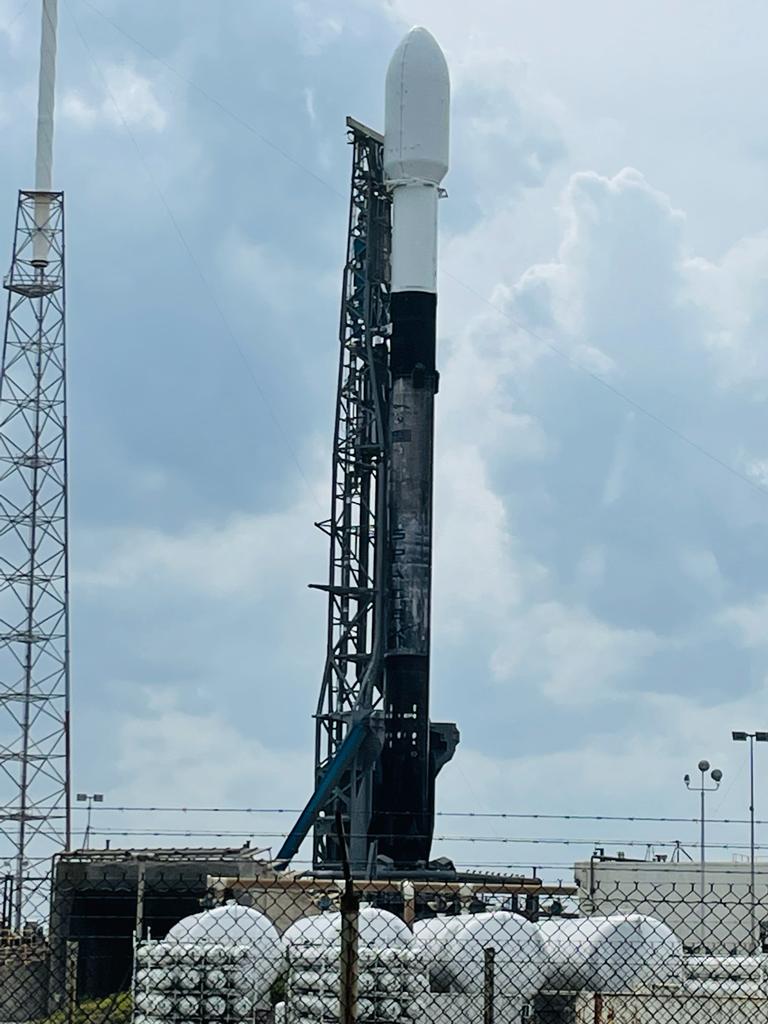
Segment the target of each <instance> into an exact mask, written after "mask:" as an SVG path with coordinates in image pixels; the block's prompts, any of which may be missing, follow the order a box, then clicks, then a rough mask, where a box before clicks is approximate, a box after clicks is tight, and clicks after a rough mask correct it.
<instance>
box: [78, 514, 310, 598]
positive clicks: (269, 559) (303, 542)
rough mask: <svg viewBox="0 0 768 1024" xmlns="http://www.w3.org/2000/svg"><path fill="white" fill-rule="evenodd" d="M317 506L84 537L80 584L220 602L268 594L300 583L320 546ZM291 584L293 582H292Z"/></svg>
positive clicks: (79, 572)
mask: <svg viewBox="0 0 768 1024" xmlns="http://www.w3.org/2000/svg"><path fill="white" fill-rule="evenodd" d="M313 508H314V506H313V505H312V503H311V502H310V501H301V502H299V503H297V505H296V506H295V507H293V508H291V509H289V510H287V511H285V510H283V511H280V512H274V513H265V514H262V515H245V514H240V515H235V516H232V517H231V518H230V519H229V520H228V521H226V522H224V523H218V524H201V525H198V526H194V527H190V528H188V529H186V530H184V531H182V532H180V533H167V532H164V531H161V530H154V529H132V528H124V529H116V530H110V531H101V532H98V533H91V534H90V536H89V537H88V538H84V539H83V546H84V548H85V547H86V545H87V548H86V550H84V552H83V556H84V557H83V562H85V563H86V566H87V563H88V562H90V566H87V567H86V568H83V569H80V570H78V571H77V572H76V581H77V585H78V586H80V587H83V588H88V590H90V591H97V590H107V591H109V590H128V589H131V588H135V587H146V586H149V587H163V588H166V589H169V590H171V591H173V590H174V589H177V588H178V589H181V590H182V591H183V592H184V593H186V594H187V595H189V594H191V593H195V592H196V593H202V594H205V595H217V596H219V597H222V596H227V597H236V596H238V595H243V594H249V595H250V596H252V597H253V596H255V595H256V594H263V593H264V592H265V591H269V590H271V589H273V588H274V587H275V581H277V580H280V581H281V589H282V588H283V587H285V586H286V584H287V585H288V586H290V585H291V584H294V585H298V584H299V580H298V578H297V575H296V573H295V572H294V571H293V570H296V572H298V573H301V571H302V570H301V564H302V559H303V558H305V559H306V561H307V562H311V561H312V552H313V550H315V549H316V548H317V541H316V539H315V537H314V535H313V529H312V525H311V524H312V512H313ZM288 579H289V580H290V582H288Z"/></svg>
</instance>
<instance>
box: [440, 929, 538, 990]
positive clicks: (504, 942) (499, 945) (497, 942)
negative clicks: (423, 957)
mask: <svg viewBox="0 0 768 1024" xmlns="http://www.w3.org/2000/svg"><path fill="white" fill-rule="evenodd" d="M460 920H461V921H462V926H461V927H460V928H458V927H457V928H456V931H455V932H454V933H453V935H452V936H451V937H450V939H449V940H448V942H447V945H446V951H445V964H446V967H445V971H446V973H447V975H448V977H449V978H450V980H451V986H452V987H455V988H456V990H457V991H459V992H465V993H478V992H482V991H483V986H484V981H485V950H486V949H488V948H489V947H490V948H493V949H494V950H495V958H494V959H495V986H496V991H497V992H503V993H504V994H506V995H510V996H514V997H518V998H519V999H520V1000H521V1001H522V1002H523V1003H527V1002H529V1001H530V1000H531V999H532V998H533V997H534V996H535V995H536V993H537V992H538V991H539V989H540V988H541V987H542V985H543V983H544V979H545V970H544V952H543V948H542V941H541V935H540V933H539V931H538V928H537V927H536V925H534V924H531V922H530V921H527V920H525V918H522V917H519V916H518V915H517V914H512V913H509V912H508V911H504V910H494V911H489V912H487V913H483V914H471V915H469V916H467V917H462V918H460Z"/></svg>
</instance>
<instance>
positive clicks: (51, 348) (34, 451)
mask: <svg viewBox="0 0 768 1024" xmlns="http://www.w3.org/2000/svg"><path fill="white" fill-rule="evenodd" d="M56 15H57V8H56V0H43V32H42V48H41V66H40V102H39V108H38V135H37V165H36V178H35V182H36V187H35V189H34V190H26V191H22V192H20V193H19V199H18V207H17V214H16V228H15V232H14V241H13V254H12V261H11V269H10V273H9V274H8V275H7V277H6V278H5V281H4V285H5V288H6V289H7V292H8V305H7V315H6V321H5V331H4V335H3V353H2V365H1V366H0V844H2V845H1V846H0V863H2V862H6V863H7V867H8V869H9V870H10V872H11V873H10V875H9V879H10V880H11V884H12V895H11V899H10V901H9V903H10V909H11V920H10V921H4V922H3V924H4V925H5V926H6V927H8V926H10V927H12V928H13V929H14V930H16V931H18V930H19V929H20V928H21V927H22V925H23V923H24V920H25V919H27V918H28V917H29V915H30V914H32V913H37V912H39V911H40V910H41V909H42V907H41V905H40V902H39V901H38V899H36V896H39V897H40V899H42V898H47V892H48V887H47V883H48V877H49V864H50V859H51V857H52V856H53V855H54V854H55V853H57V852H59V851H61V850H62V849H66V848H68V847H69V844H70V744H69V607H68V597H69V587H68V544H67V429H66V427H67V419H66V360H65V329H64V323H65V321H64V314H65V289H64V196H63V193H61V192H57V191H54V190H53V189H52V187H51V177H52V147H53V96H54V80H55V63H56V61H55V58H56V20H57V18H56Z"/></svg>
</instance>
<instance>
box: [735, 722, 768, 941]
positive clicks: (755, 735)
mask: <svg viewBox="0 0 768 1024" xmlns="http://www.w3.org/2000/svg"><path fill="white" fill-rule="evenodd" d="M731 739H733V740H735V741H736V742H741V743H746V741H747V740H749V934H750V940H751V946H752V949H751V950H750V952H752V953H754V952H755V949H756V948H757V936H756V935H755V741H757V742H758V743H768V732H732V733H731Z"/></svg>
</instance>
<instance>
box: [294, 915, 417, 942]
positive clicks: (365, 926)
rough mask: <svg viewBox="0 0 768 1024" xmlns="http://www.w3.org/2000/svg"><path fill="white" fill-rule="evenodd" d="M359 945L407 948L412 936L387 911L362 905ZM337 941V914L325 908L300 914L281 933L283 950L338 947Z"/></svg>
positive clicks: (338, 924) (339, 920) (409, 931)
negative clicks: (320, 911)
mask: <svg viewBox="0 0 768 1024" xmlns="http://www.w3.org/2000/svg"><path fill="white" fill-rule="evenodd" d="M358 932H359V938H358V943H359V945H360V946H365V947H367V948H370V949H407V948H408V947H409V946H410V944H411V940H412V938H413V936H412V935H411V930H410V928H409V927H408V925H406V924H404V923H403V922H402V921H401V920H400V918H399V917H396V916H395V915H394V914H390V913H389V911H387V910H379V909H378V908H377V907H362V908H361V910H360V915H359V924H358ZM340 944H341V914H340V913H338V912H336V911H326V912H324V913H322V914H312V915H310V916H309V917H302V918H300V919H299V920H298V921H294V923H293V924H292V925H291V926H290V927H289V928H288V929H286V931H285V932H284V934H283V949H284V950H285V951H286V953H287V951H288V950H289V949H290V948H291V947H298V946H319V947H322V948H328V947H329V946H331V947H334V948H335V947H338V946H339V945H340Z"/></svg>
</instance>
